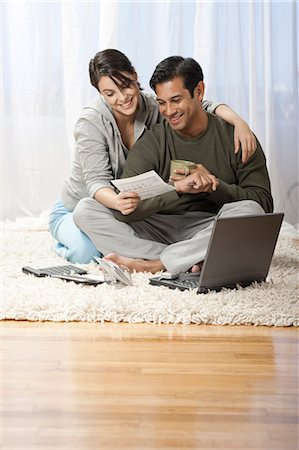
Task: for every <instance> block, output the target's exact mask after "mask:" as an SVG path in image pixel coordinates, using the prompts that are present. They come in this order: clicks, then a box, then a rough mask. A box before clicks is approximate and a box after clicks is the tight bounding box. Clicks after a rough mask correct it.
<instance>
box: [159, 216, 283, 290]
mask: <svg viewBox="0 0 299 450" xmlns="http://www.w3.org/2000/svg"><path fill="white" fill-rule="evenodd" d="M283 217H284V214H283V213H269V214H263V215H254V216H242V217H226V218H218V219H215V222H214V226H213V230H212V233H211V237H210V241H209V245H208V249H207V253H206V257H205V260H204V263H203V267H202V270H201V272H200V273H196V274H193V273H189V272H187V273H180V274H175V275H173V276H172V275H170V274H168V273H166V274H165V275H163V273H162V274H161V276H159V277H152V278H150V284H153V285H157V286H167V287H169V288H171V289H176V288H178V289H180V290H185V289H194V288H197V293H198V294H202V293H207V292H209V291H211V290H212V291H220V290H221V289H222V288H229V289H234V288H236V287H237V285H239V286H241V287H246V286H249V285H250V284H252V283H253V282H258V283H261V282H262V281H266V278H267V275H268V272H269V268H270V264H271V260H272V257H273V253H274V249H275V246H276V242H277V239H278V235H279V231H280V227H281V224H282V220H283Z"/></svg>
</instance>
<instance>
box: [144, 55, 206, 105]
mask: <svg viewBox="0 0 299 450" xmlns="http://www.w3.org/2000/svg"><path fill="white" fill-rule="evenodd" d="M176 77H180V78H182V80H183V83H184V87H185V88H186V89H188V91H189V92H190V94H191V97H192V98H193V96H194V89H195V87H196V86H197V85H198V83H199V82H200V81H203V73H202V69H201V67H200V65H199V64H198V62H196V61H195V60H194V59H193V58H183V57H182V56H170V57H169V58H166V59H163V61H161V62H160V63H159V64H158V65H157V66H156V68H155V70H154V73H153V75H152V77H151V79H150V83H149V84H150V87H151V88H152V89H153V90H154V91H156V85H157V84H160V83H165V82H166V81H170V80H173V79H174V78H176Z"/></svg>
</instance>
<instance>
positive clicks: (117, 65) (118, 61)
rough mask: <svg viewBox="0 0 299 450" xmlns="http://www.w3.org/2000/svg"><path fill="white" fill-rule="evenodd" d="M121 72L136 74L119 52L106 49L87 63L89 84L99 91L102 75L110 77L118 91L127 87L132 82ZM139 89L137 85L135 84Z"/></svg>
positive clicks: (124, 56) (128, 61)
mask: <svg viewBox="0 0 299 450" xmlns="http://www.w3.org/2000/svg"><path fill="white" fill-rule="evenodd" d="M123 72H127V73H130V74H132V75H135V74H136V71H135V69H134V67H133V66H132V64H131V61H130V60H129V59H128V58H127V57H126V55H124V54H123V53H122V52H120V51H119V50H115V49H110V48H109V49H107V50H103V51H101V52H98V53H97V54H96V55H95V57H94V58H92V59H91V60H90V62H89V77H90V82H91V84H92V85H93V86H94V87H95V88H96V89H97V90H98V91H99V88H98V84H99V81H100V79H101V77H102V76H103V75H106V76H108V77H110V78H111V79H112V80H113V81H114V83H115V84H116V85H117V86H118V88H119V89H124V88H126V87H129V86H130V84H131V82H132V80H131V79H130V78H128V77H126V76H125V75H124V74H123ZM137 84H138V86H139V89H141V88H140V85H139V83H137Z"/></svg>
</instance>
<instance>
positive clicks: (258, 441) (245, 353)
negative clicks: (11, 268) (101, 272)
mask: <svg viewBox="0 0 299 450" xmlns="http://www.w3.org/2000/svg"><path fill="white" fill-rule="evenodd" d="M0 327H1V338H2V339H1V341H2V354H1V362H2V364H1V367H2V370H1V375H2V383H1V386H2V389H1V391H2V392H1V393H2V401H1V407H2V414H1V430H2V447H1V448H2V449H3V450H17V449H18V450H37V449H38V450H49V449H55V450H102V449H130V450H131V449H132V450H137V449H138V450H143V449H145V450H149V449H152V450H154V449H155V450H158V449H183V450H187V449H192V450H193V449H222V450H223V449H227V450H232V449H242V450H243V449H259V450H264V449H281V450H287V449H292V450H296V449H298V333H297V330H296V329H294V328H266V327H225V326H224V327H220V326H219V327H217V326H190V325H188V326H183V325H177V326H174V325H151V324H149V325H145V324H136V325H131V324H123V323H120V324H111V323H105V324H100V323H93V324H90V323H36V322H35V323H29V322H14V321H11V322H1V323H0Z"/></svg>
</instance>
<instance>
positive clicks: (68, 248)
mask: <svg viewBox="0 0 299 450" xmlns="http://www.w3.org/2000/svg"><path fill="white" fill-rule="evenodd" d="M49 231H50V233H51V234H52V236H53V237H54V239H56V241H57V243H56V245H55V252H56V253H57V254H58V255H59V256H62V258H65V259H67V260H68V261H70V262H72V263H81V264H88V263H90V262H91V261H93V257H94V256H97V257H99V258H101V257H102V256H103V255H102V253H100V252H99V251H98V250H97V249H96V248H95V246H94V245H93V243H92V242H91V240H90V239H89V238H88V237H87V236H86V234H85V233H83V231H81V230H79V228H78V227H77V226H76V225H75V223H74V221H73V212H72V211H69V210H68V209H67V208H66V207H65V206H64V204H63V203H62V202H61V200H58V201H57V202H56V203H55V205H54V207H53V209H52V211H51V213H50V218H49Z"/></svg>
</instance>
